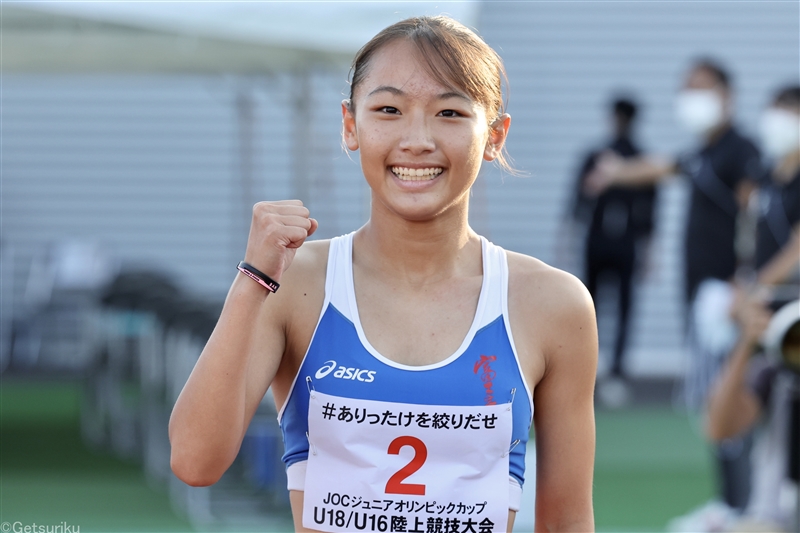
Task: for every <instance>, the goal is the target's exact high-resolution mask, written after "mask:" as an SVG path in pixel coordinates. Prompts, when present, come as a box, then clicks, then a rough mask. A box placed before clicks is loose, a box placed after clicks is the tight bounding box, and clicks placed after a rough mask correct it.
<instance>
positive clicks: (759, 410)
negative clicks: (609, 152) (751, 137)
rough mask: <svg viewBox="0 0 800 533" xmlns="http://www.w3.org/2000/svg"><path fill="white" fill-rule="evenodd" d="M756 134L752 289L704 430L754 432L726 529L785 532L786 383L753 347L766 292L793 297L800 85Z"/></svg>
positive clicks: (798, 232) (791, 485)
mask: <svg viewBox="0 0 800 533" xmlns="http://www.w3.org/2000/svg"><path fill="white" fill-rule="evenodd" d="M760 129H761V143H762V144H761V145H762V148H763V150H764V153H765V155H766V156H767V157H768V158H769V159H770V163H771V165H770V168H769V170H768V171H767V172H766V173H765V174H764V176H765V179H764V180H763V181H762V183H761V184H760V186H759V190H758V193H757V201H755V202H754V204H755V205H756V209H757V210H758V219H757V226H756V239H755V240H756V242H755V256H754V266H755V268H756V276H755V283H754V285H752V286H749V287H745V288H742V289H741V291H740V292H741V294H740V295H739V297H738V298H737V299H736V300H735V302H734V305H733V308H732V311H731V314H732V316H733V317H734V318H735V319H736V321H737V323H738V324H739V331H740V334H739V338H738V341H737V343H736V346H735V348H734V350H733V351H732V353H731V355H730V357H729V359H728V361H727V363H726V366H725V369H724V371H723V372H722V373H721V375H720V378H719V380H718V381H717V383H716V385H715V387H714V389H713V391H712V393H711V394H710V396H709V401H708V420H707V428H708V434H709V436H710V438H711V439H712V440H714V441H717V442H719V441H722V440H724V439H730V438H736V437H737V436H739V435H742V434H745V433H747V432H748V431H750V430H751V429H753V428H755V427H758V430H759V432H758V433H757V440H756V442H755V444H754V448H753V454H752V459H753V463H752V469H753V474H752V477H753V483H752V493H751V495H750V499H749V502H748V504H747V507H746V509H745V512H744V516H743V517H742V519H741V521H739V522H738V523H737V524H736V525H734V526H732V529H733V530H742V529H744V528H745V527H747V528H748V529H747V530H748V531H754V530H761V531H781V530H784V531H789V530H790V528H791V527H792V521H793V520H794V516H795V514H796V512H797V509H796V507H795V506H796V505H797V494H796V491H797V483H796V480H794V481H793V480H792V479H791V478H789V477H788V473H789V468H788V461H789V454H788V452H789V450H788V444H789V434H788V432H789V428H790V423H789V420H790V416H791V409H792V406H791V402H790V398H789V395H790V394H791V385H792V376H791V375H790V373H788V372H787V371H786V370H785V369H783V367H782V365H781V364H780V363H779V361H778V360H777V359H769V358H767V357H766V356H765V354H764V352H763V350H762V348H761V346H760V344H761V341H762V338H763V336H764V332H765V330H766V329H767V326H768V324H769V322H770V318H771V311H770V309H769V306H768V305H767V302H766V300H767V299H780V298H779V297H778V296H777V295H776V294H775V292H774V290H773V291H771V290H770V288H771V287H774V286H780V285H781V284H785V283H790V284H793V285H790V286H789V288H790V291H789V292H790V293H791V296H790V298H791V299H793V300H794V299H795V298H797V295H798V294H797V281H798V265H800V86H792V87H787V88H784V89H782V90H781V91H779V92H778V93H777V95H776V96H775V98H774V100H773V101H772V102H771V105H770V106H769V107H768V108H767V110H766V111H765V112H764V114H763V116H762V119H761V128H760ZM765 289H766V290H765ZM770 294H772V296H770ZM784 298H785V297H784ZM795 305H797V302H796V301H795ZM795 329H797V328H795ZM790 335H794V336H793V337H792V338H791V339H789V341H790V342H788V343H787V344H785V345H784V347H783V348H784V350H795V351H797V350H799V349H800V346H799V344H800V333H798V332H797V331H794V334H791V333H790ZM792 342H793V343H792ZM794 379H798V378H797V377H795V378H794ZM793 408H794V409H799V408H800V406H794V407H793ZM794 416H795V417H796V416H797V414H796V413H795V414H794Z"/></svg>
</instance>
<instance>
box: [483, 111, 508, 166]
mask: <svg viewBox="0 0 800 533" xmlns="http://www.w3.org/2000/svg"><path fill="white" fill-rule="evenodd" d="M510 125H511V115H509V114H508V113H503V114H502V115H500V116H499V117H497V119H495V121H494V122H492V123H491V124H490V125H489V139H488V140H487V141H486V149H485V150H484V151H483V158H484V159H485V160H486V161H494V160H495V159H496V158H497V156H499V155H500V152H501V151H502V150H503V145H504V144H505V143H506V137H507V136H508V127H509V126H510Z"/></svg>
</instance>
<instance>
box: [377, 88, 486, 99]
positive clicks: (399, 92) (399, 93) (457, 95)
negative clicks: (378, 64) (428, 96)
mask: <svg viewBox="0 0 800 533" xmlns="http://www.w3.org/2000/svg"><path fill="white" fill-rule="evenodd" d="M382 92H385V93H390V94H393V95H395V96H406V93H405V92H403V91H402V90H400V89H398V88H397V87H392V86H391V85H381V86H380V87H377V88H376V89H374V90H373V91H372V92H370V93H369V94H368V95H367V96H368V97H369V96H372V95H373V94H377V93H382ZM448 98H460V99H462V100H466V101H467V102H470V103H471V102H472V100H471V99H470V98H469V97H468V96H466V95H465V94H463V93H460V92H456V91H450V92H446V93H442V94H439V95H437V96H436V99H437V100H447V99H448Z"/></svg>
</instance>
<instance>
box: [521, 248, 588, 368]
mask: <svg viewBox="0 0 800 533" xmlns="http://www.w3.org/2000/svg"><path fill="white" fill-rule="evenodd" d="M506 253H507V256H508V270H509V287H508V307H509V314H510V319H511V325H512V333H513V335H514V339H515V343H516V345H517V348H518V352H519V355H520V359H521V361H522V362H523V366H525V365H529V368H530V370H529V372H530V374H531V377H530V379H532V380H533V381H534V382H538V380H539V379H541V377H542V376H543V375H544V373H545V371H546V369H547V368H548V367H549V366H550V364H551V363H552V362H553V358H554V357H555V358H560V359H563V358H565V357H589V358H591V357H596V350H595V349H593V348H592V347H593V346H595V345H596V338H597V326H596V320H595V312H594V304H593V303H592V298H591V296H590V295H589V291H588V290H586V287H585V286H584V284H583V283H582V282H581V281H580V280H579V279H578V278H576V277H575V276H573V275H572V274H570V273H568V272H565V271H563V270H560V269H557V268H554V267H552V266H550V265H548V264H546V263H544V262H543V261H540V260H538V259H535V258H533V257H530V256H527V255H523V254H519V253H515V252H506ZM593 352H595V353H594V355H592V353H593ZM584 354H585V355H584Z"/></svg>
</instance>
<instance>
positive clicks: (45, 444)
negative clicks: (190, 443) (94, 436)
mask: <svg viewBox="0 0 800 533" xmlns="http://www.w3.org/2000/svg"><path fill="white" fill-rule="evenodd" d="M79 405H80V387H79V386H76V385H75V384H71V383H20V382H12V383H8V382H3V383H0V413H1V416H0V420H1V425H0V521H2V522H11V523H12V524H13V523H14V522H19V523H21V524H22V525H33V524H34V523H35V524H37V525H45V526H46V525H50V526H55V525H61V524H66V525H68V526H71V528H72V530H74V528H75V526H79V527H80V531H81V532H84V531H192V528H191V526H190V524H189V523H188V522H187V521H186V520H185V519H183V518H181V517H178V516H176V515H175V513H174V512H173V511H172V509H171V508H170V503H169V499H168V496H167V493H166V490H153V489H152V488H150V487H149V486H148V485H147V483H146V481H145V478H144V475H143V474H142V471H141V467H140V466H139V465H138V464H135V463H130V462H125V461H121V460H119V459H116V458H114V457H111V456H109V455H106V454H101V453H93V452H91V451H89V450H88V449H86V447H85V446H84V445H83V443H82V442H81V438H80V431H79V424H78V416H79V410H78V409H79Z"/></svg>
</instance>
